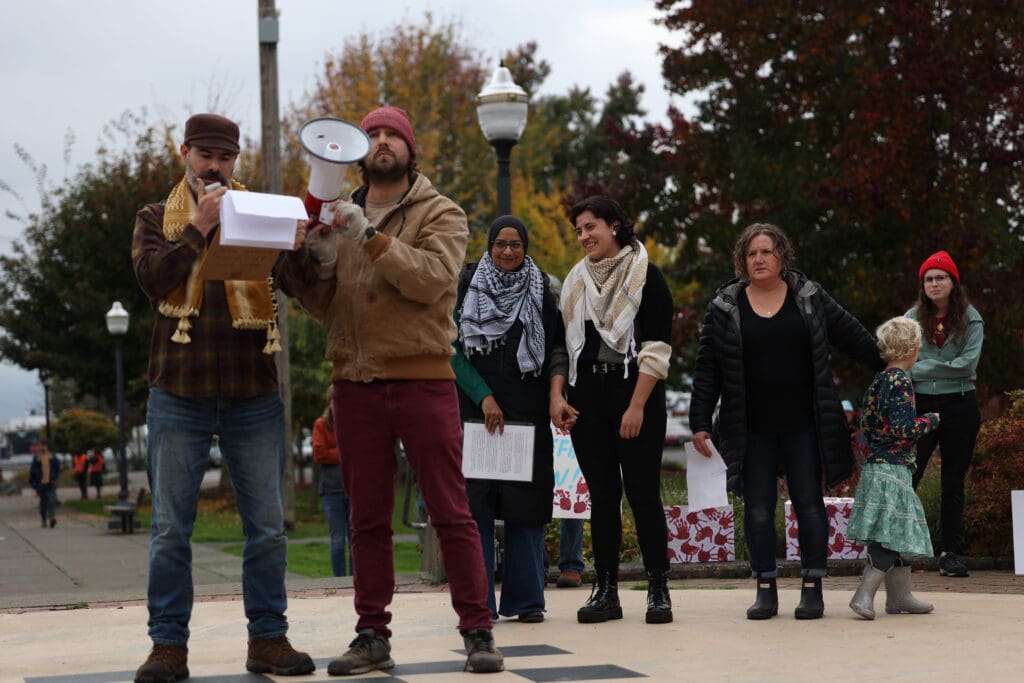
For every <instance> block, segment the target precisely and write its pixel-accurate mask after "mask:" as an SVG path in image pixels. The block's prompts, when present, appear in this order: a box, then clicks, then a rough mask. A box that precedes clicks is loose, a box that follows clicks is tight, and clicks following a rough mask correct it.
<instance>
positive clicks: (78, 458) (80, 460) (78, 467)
mask: <svg viewBox="0 0 1024 683" xmlns="http://www.w3.org/2000/svg"><path fill="white" fill-rule="evenodd" d="M71 460H72V464H73V465H74V469H75V474H85V468H86V467H87V466H88V464H89V456H88V455H86V454H85V453H76V454H75V455H74V456H73V457H72V458H71Z"/></svg>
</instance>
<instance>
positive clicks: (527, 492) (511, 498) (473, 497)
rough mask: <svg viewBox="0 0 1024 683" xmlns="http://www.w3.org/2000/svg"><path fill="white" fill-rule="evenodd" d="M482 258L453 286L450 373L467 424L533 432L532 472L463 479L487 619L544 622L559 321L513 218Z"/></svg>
mask: <svg viewBox="0 0 1024 683" xmlns="http://www.w3.org/2000/svg"><path fill="white" fill-rule="evenodd" d="M487 245H488V251H487V252H486V253H485V254H484V256H483V258H481V259H480V261H479V262H478V263H470V264H467V265H466V266H465V267H464V268H463V270H462V274H461V276H460V277H459V288H458V295H457V299H456V304H455V311H456V316H455V322H456V324H457V325H458V326H459V338H458V339H457V340H456V341H455V344H454V347H455V355H454V356H453V357H452V368H453V369H454V371H455V381H456V383H457V385H458V388H459V411H460V413H461V415H462V419H463V421H470V420H479V421H482V422H483V423H484V426H485V428H486V429H487V432H488V433H489V434H499V435H500V434H502V433H503V431H504V427H505V423H506V422H517V423H526V424H530V425H532V427H533V432H534V438H533V455H532V458H531V459H532V461H533V469H532V472H531V475H530V479H529V480H527V481H509V480H498V479H467V480H466V491H467V494H468V496H469V509H470V511H471V512H472V513H473V519H475V520H476V523H477V528H478V529H479V531H480V545H481V547H482V548H483V557H484V567H485V568H486V570H487V578H488V598H487V603H488V606H489V607H490V609H491V613H492V614H493V615H494V617H495V618H497V616H498V615H502V616H506V617H512V616H517V617H518V619H519V621H523V622H528V623H536V622H541V621H544V608H545V602H544V579H545V570H544V563H545V559H546V550H545V547H544V536H545V533H546V531H547V524H548V522H550V521H551V511H552V504H551V501H552V491H553V489H554V485H555V477H554V469H553V460H554V457H553V441H554V440H553V437H552V434H551V419H550V417H549V415H548V387H549V384H550V376H549V373H550V370H551V367H550V366H551V350H552V349H553V348H554V345H555V344H556V343H558V342H560V341H561V336H562V329H561V320H560V318H559V315H558V308H557V306H556V304H555V297H554V295H553V294H552V292H551V289H550V286H549V280H548V276H547V275H545V274H544V273H543V272H541V270H540V269H539V268H538V267H537V265H536V264H535V263H534V262H533V259H531V258H530V257H529V256H528V255H527V251H528V250H529V246H530V240H529V236H528V235H527V232H526V226H525V225H523V223H522V221H520V220H519V219H518V218H516V217H515V216H501V217H500V218H498V219H497V220H495V221H494V222H493V223H492V224H491V228H490V231H489V234H488V237H487ZM496 519H501V520H504V522H505V544H504V546H505V554H504V557H505V562H504V565H503V569H502V580H501V604H500V606H499V605H497V603H496V600H495V593H494V565H495V559H494V551H493V548H494V522H495V520H496Z"/></svg>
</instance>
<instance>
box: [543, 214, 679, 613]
mask: <svg viewBox="0 0 1024 683" xmlns="http://www.w3.org/2000/svg"><path fill="white" fill-rule="evenodd" d="M569 220H570V222H571V223H572V225H573V228H574V229H575V231H576V240H577V241H578V242H579V243H580V246H581V247H582V248H583V250H584V251H585V256H584V257H583V259H581V260H580V261H579V263H577V264H576V265H575V266H573V268H572V270H571V271H569V274H568V275H567V276H566V278H565V282H564V283H563V285H562V297H561V301H560V307H561V310H562V319H563V321H564V323H565V346H564V347H562V348H560V349H559V350H558V351H556V353H557V354H558V357H557V358H556V359H555V361H554V364H555V370H554V372H555V375H554V376H553V378H552V381H551V395H550V414H551V420H552V421H553V422H554V423H555V426H556V427H559V428H561V429H568V430H570V431H571V434H572V443H573V448H574V449H575V451H576V457H577V459H578V460H579V464H580V469H581V470H582V471H583V476H584V478H586V480H587V485H588V487H589V490H590V500H591V513H590V531H591V540H592V542H593V549H594V571H595V574H596V584H595V588H594V590H593V592H592V593H591V596H590V599H588V600H587V602H586V603H585V604H584V605H583V606H582V607H581V608H580V609H579V610H578V611H577V613H576V618H577V621H579V622H580V623H595V622H604V621H607V620H609V619H621V618H622V607H621V605H620V604H619V594H618V574H619V553H620V552H621V546H622V514H621V507H622V493H623V490H625V493H626V499H627V500H628V501H629V506H630V508H631V509H632V511H633V517H634V519H635V520H636V529H637V538H638V541H639V544H640V552H641V554H642V556H643V563H644V569H645V570H646V572H647V579H648V589H647V614H646V621H647V623H649V624H663V623H668V622H670V621H672V602H671V599H670V597H669V591H668V568H669V566H668V554H667V552H666V547H667V544H668V526H667V524H666V522H665V511H664V507H663V506H662V502H661V457H662V450H663V449H664V444H665V424H666V420H667V410H666V407H665V377H666V376H667V374H668V366H669V358H670V356H671V353H672V349H671V347H670V346H669V341H670V337H671V333H672V316H673V307H672V294H671V293H670V292H669V289H668V285H667V284H666V282H665V278H664V277H663V276H662V274H661V271H660V270H658V268H657V267H656V266H655V265H654V264H653V263H650V262H649V261H648V258H647V251H646V249H644V245H643V243H642V242H641V241H640V240H639V239H637V236H636V232H635V226H634V223H633V221H632V220H630V219H629V218H628V217H627V216H626V214H625V212H624V211H623V210H622V207H621V206H619V204H618V202H616V201H615V200H613V199H611V198H609V197H604V196H594V197H589V198H587V199H585V200H583V201H581V202H579V203H577V204H576V205H574V206H573V207H572V209H571V210H570V212H569Z"/></svg>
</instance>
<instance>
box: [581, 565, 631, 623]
mask: <svg viewBox="0 0 1024 683" xmlns="http://www.w3.org/2000/svg"><path fill="white" fill-rule="evenodd" d="M596 574H597V578H596V581H595V583H594V586H593V588H592V589H591V591H590V598H589V599H588V600H587V602H586V603H585V604H584V605H583V607H580V608H579V610H577V611H576V620H577V621H579V622H580V623H581V624H597V623H600V622H602V621H608V620H609V619H621V618H622V606H621V605H619V572H618V569H616V570H615V571H611V570H608V569H598V570H597V572H596Z"/></svg>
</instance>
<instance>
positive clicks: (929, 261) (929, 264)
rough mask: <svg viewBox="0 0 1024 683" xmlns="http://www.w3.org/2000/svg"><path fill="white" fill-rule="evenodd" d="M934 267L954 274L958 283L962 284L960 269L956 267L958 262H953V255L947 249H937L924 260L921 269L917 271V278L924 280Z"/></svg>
mask: <svg viewBox="0 0 1024 683" xmlns="http://www.w3.org/2000/svg"><path fill="white" fill-rule="evenodd" d="M932 268H938V269H939V270H944V271H946V272H947V273H949V274H950V275H952V276H953V279H954V280H956V283H957V284H960V271H959V270H957V269H956V264H955V263H953V257H951V256H950V255H949V254H948V253H946V252H945V251H937V252H935V253H934V254H932V255H931V256H929V257H928V258H926V259H925V260H924V263H922V264H921V269H920V270H918V271H917V279H919V280H923V279H924V274H925V273H926V272H927V271H929V270H931V269H932Z"/></svg>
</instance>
